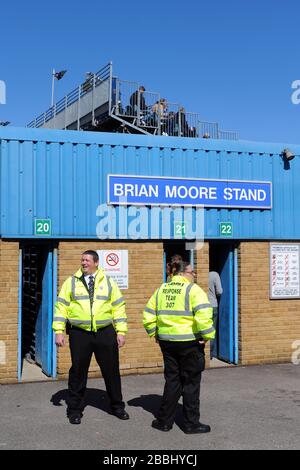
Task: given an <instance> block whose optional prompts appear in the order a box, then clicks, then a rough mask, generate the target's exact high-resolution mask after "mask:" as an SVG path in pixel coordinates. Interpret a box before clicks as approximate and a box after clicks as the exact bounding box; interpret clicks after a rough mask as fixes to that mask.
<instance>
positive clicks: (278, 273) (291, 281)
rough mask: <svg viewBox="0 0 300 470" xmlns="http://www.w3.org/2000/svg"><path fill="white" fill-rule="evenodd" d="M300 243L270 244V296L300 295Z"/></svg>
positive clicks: (292, 296)
mask: <svg viewBox="0 0 300 470" xmlns="http://www.w3.org/2000/svg"><path fill="white" fill-rule="evenodd" d="M299 255H300V244H289V243H287V244H283V243H279V244H270V298H271V299H290V298H296V299H297V298H299V297H300V276H299V266H300V262H299Z"/></svg>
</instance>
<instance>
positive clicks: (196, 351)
mask: <svg viewBox="0 0 300 470" xmlns="http://www.w3.org/2000/svg"><path fill="white" fill-rule="evenodd" d="M159 345H160V348H161V351H162V354H163V358H164V374H165V380H166V383H165V388H164V394H163V397H162V403H161V406H160V409H159V412H158V416H157V418H158V420H159V421H161V422H162V423H163V424H167V425H172V424H173V422H174V419H175V414H176V408H177V403H178V400H179V398H180V396H181V395H182V397H183V422H184V425H185V426H193V425H195V424H198V423H199V419H200V382H201V373H202V371H203V370H204V366H205V360H204V346H202V345H200V344H199V342H198V341H159Z"/></svg>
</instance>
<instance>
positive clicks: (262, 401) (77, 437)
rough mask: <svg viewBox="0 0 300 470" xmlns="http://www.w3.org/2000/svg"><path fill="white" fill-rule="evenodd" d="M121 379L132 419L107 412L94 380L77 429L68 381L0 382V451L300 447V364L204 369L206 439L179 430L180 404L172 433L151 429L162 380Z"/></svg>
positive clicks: (99, 385)
mask: <svg viewBox="0 0 300 470" xmlns="http://www.w3.org/2000/svg"><path fill="white" fill-rule="evenodd" d="M122 382H123V395H124V398H125V400H126V401H127V410H128V412H129V413H130V416H131V419H130V421H120V420H118V419H117V418H115V417H114V416H112V415H110V414H108V405H107V399H106V394H105V392H104V384H103V380H102V379H92V380H90V381H89V383H88V391H87V396H86V402H87V406H86V409H85V413H84V417H83V421H82V424H81V425H80V426H74V425H73V426H72V425H71V424H69V422H68V420H67V419H66V405H65V398H66V388H67V383H66V382H61V381H49V382H39V383H38V382H35V383H26V384H18V385H0V450H4V449H97V450H103V449H105V450H108V449H110V450H114V449H120V450H124V449H131V450H136V449H144V450H150V449H164V450H165V449H169V450H173V449H174V450H184V449H187V450H190V449H194V450H199V449H298V448H299V429H300V386H299V385H300V366H296V365H292V364H283V365H269V366H255V367H236V368H231V367H230V368H224V369H223V368H222V369H212V370H208V371H206V372H205V373H204V375H203V383H202V392H201V420H202V421H203V422H204V423H208V424H210V425H211V427H212V432H211V433H210V434H206V435H185V434H184V433H183V432H182V431H181V429H180V427H179V426H180V424H181V405H179V407H178V416H177V419H176V422H177V423H176V424H175V425H174V427H173V429H172V430H171V431H170V432H168V433H162V432H160V431H157V430H155V429H152V428H151V426H150V424H151V421H152V419H153V416H154V414H155V412H156V410H157V408H158V406H159V403H160V397H161V392H162V389H163V383H164V380H163V376H162V375H160V374H151V375H140V376H127V377H123V379H122Z"/></svg>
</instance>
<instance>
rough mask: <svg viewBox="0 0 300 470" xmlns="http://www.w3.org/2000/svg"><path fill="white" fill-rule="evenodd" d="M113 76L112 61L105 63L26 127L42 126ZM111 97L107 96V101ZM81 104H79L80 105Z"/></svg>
mask: <svg viewBox="0 0 300 470" xmlns="http://www.w3.org/2000/svg"><path fill="white" fill-rule="evenodd" d="M110 77H111V63H109V64H107V65H105V67H103V68H102V69H100V70H99V71H98V72H96V73H95V74H92V75H91V76H90V77H88V78H87V79H86V80H85V81H84V82H83V83H82V84H81V85H79V86H78V87H77V88H75V89H74V90H72V91H71V92H70V93H69V94H68V95H66V96H65V97H64V98H62V99H61V100H59V101H58V102H57V103H55V104H54V106H52V107H50V108H49V109H47V111H45V112H44V113H43V114H40V115H39V116H38V117H37V118H36V119H34V120H33V121H31V122H30V123H29V124H27V126H26V127H41V126H42V125H44V124H45V123H46V122H47V121H50V120H51V119H53V118H54V117H55V116H57V114H59V113H61V112H62V111H64V110H65V109H66V108H68V107H69V106H71V105H72V104H74V103H76V102H77V101H78V102H80V99H81V98H82V97H83V96H85V95H86V94H87V93H90V92H93V90H94V89H95V88H96V87H97V86H99V85H101V83H103V82H104V81H105V80H108V79H109V78H110ZM108 100H109V97H107V101H108ZM78 106H79V105H78Z"/></svg>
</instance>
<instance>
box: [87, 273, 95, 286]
mask: <svg viewBox="0 0 300 470" xmlns="http://www.w3.org/2000/svg"><path fill="white" fill-rule="evenodd" d="M96 274H97V273H92V274H87V275H86V276H84V280H85V283H86V285H87V286H88V287H89V284H90V276H93V278H94V282H95V276H96Z"/></svg>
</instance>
